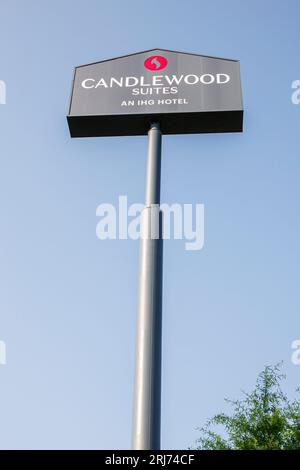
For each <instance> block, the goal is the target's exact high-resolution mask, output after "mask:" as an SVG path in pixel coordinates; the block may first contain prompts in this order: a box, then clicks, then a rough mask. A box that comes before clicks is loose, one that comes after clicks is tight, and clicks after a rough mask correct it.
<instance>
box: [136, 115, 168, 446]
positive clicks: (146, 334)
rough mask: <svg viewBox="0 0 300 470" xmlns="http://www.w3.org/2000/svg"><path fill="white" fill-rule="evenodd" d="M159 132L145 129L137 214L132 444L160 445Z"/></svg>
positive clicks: (160, 224)
mask: <svg viewBox="0 0 300 470" xmlns="http://www.w3.org/2000/svg"><path fill="white" fill-rule="evenodd" d="M160 174H161V131H160V128H159V124H157V123H155V124H152V125H151V128H150V130H149V132H148V162H147V177H146V202H145V208H144V209H143V211H142V214H141V232H142V237H141V246H140V278H139V303H138V315H137V338H136V371H135V374H136V375H135V390H134V410H133V434H132V446H133V449H135V450H148V449H149V450H158V449H160V420H161V417H160V415H161V341H162V259H163V257H162V216H161V213H160V210H159V205H160Z"/></svg>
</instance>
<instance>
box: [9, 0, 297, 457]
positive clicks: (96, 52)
mask: <svg viewBox="0 0 300 470" xmlns="http://www.w3.org/2000/svg"><path fill="white" fill-rule="evenodd" d="M299 13H300V5H299V1H298V0H287V1H285V2H282V1H280V0H264V1H261V0H251V1H250V0H247V1H240V0H227V1H223V0H210V1H209V2H207V1H202V0H200V1H199V0H188V1H186V2H174V1H170V0H164V1H161V0H152V1H151V2H146V1H144V0H142V1H141V0H139V1H137V0H129V1H127V2H125V1H122V0H110V1H107V2H104V1H102V0H85V1H79V0H51V1H50V0H45V1H43V2H40V1H38V0H27V1H26V2H24V1H22V0H1V1H0V18H1V26H0V80H3V81H5V83H6V86H7V104H6V105H1V106H0V155H1V171H0V201H1V219H0V233H1V244H0V286H1V287H0V289H1V295H0V340H2V341H5V343H6V347H7V365H5V366H0V423H1V425H0V448H6V449H14V448H24V449H32V448H34V449H38V448H44V449H45V448H57V449H59V448H69V449H76V448H83V449H91V448H94V449H98V448H99V449H101V448H103V449H105V448H106V449H114V448H119V449H123V448H129V447H130V441H131V415H132V390H133V378H134V350H135V318H136V297H137V279H138V254H139V243H138V242H137V241H132V240H127V241H125V240H123V241H100V240H99V239H97V237H96V231H95V230H96V224H97V221H98V219H97V218H96V207H97V206H98V205H99V204H100V203H102V202H109V203H117V201H118V196H119V195H127V196H128V201H129V203H130V204H131V203H134V202H143V200H144V180H145V163H146V148H147V139H146V137H122V138H121V137H120V138H98V139H92V138H91V139H74V140H72V139H71V138H70V136H69V131H68V127H67V122H66V118H65V116H66V114H67V110H68V101H69V96H70V88H71V80H72V73H73V67H74V66H76V65H80V64H84V63H89V62H94V61H97V60H102V59H108V58H111V57H115V56H120V55H124V54H128V53H131V52H137V51H140V50H145V49H151V48H157V47H161V48H166V49H174V50H182V51H187V52H195V53H199V54H207V55H215V56H220V57H228V58H232V59H240V61H241V72H242V88H243V98H244V106H245V123H244V124H245V131H244V133H242V134H215V135H193V136H184V135H177V136H166V137H164V139H163V163H162V201H163V202H168V203H174V202H179V203H183V202H184V203H194V204H195V203H203V204H205V245H204V248H203V250H201V251H198V252H195V251H186V250H185V249H184V241H178V240H176V241H168V242H166V243H165V248H164V299H163V309H164V310H163V400H162V406H163V408H162V446H163V448H165V449H176V448H187V447H188V446H189V445H191V444H192V443H193V441H194V440H195V439H196V437H197V431H196V430H195V428H196V427H197V426H200V425H202V424H203V423H204V422H205V420H206V419H207V418H209V417H210V416H211V415H212V414H214V413H216V412H219V411H223V410H226V409H227V406H226V405H225V404H224V401H223V400H224V397H232V398H238V397H240V396H241V390H242V389H245V390H247V389H249V388H251V387H252V386H253V385H254V382H255V379H256V376H257V374H258V373H259V371H261V370H262V368H263V367H264V365H265V364H274V363H277V362H278V361H280V360H283V361H284V371H285V372H286V373H287V376H288V380H287V381H286V390H287V392H288V393H289V394H290V396H293V393H294V392H293V391H294V389H295V388H296V387H297V386H298V385H299V381H300V366H296V365H293V364H292V363H291V359H290V357H291V342H292V341H293V340H294V339H299V338H300V321H299V313H300V298H299V274H300V268H299V255H300V246H299V230H300V221H299V198H300V185H299V180H300V156H299V123H300V105H299V106H296V105H293V104H292V103H291V94H292V90H291V83H292V81H293V80H296V79H300V68H299V51H298V49H299Z"/></svg>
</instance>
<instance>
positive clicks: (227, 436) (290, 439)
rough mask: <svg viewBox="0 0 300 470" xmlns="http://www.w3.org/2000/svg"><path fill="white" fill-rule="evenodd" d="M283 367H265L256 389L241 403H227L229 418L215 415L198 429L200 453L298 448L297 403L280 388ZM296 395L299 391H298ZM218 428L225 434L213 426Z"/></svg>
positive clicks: (299, 408)
mask: <svg viewBox="0 0 300 470" xmlns="http://www.w3.org/2000/svg"><path fill="white" fill-rule="evenodd" d="M281 365H282V364H278V365H276V366H267V367H265V369H264V370H263V371H262V372H261V373H260V374H259V376H258V379H257V381H256V386H255V389H254V390H253V391H252V392H251V393H245V392H243V393H244V398H243V399H242V400H235V401H232V400H226V401H227V402H229V403H230V404H231V405H232V407H233V413H232V415H227V414H224V413H221V414H217V415H215V416H214V417H213V418H212V419H210V420H209V421H208V422H207V423H206V425H205V426H204V427H202V428H200V432H201V435H200V438H199V439H198V440H197V441H196V448H197V449H200V450H204V449H215V450H230V449H233V450H250V449H257V450H275V449H281V450H290V449H300V400H299V399H298V400H294V401H289V400H288V398H287V396H286V395H285V394H284V393H283V391H282V389H281V381H282V380H283V379H285V376H284V375H283V374H281V373H280V369H281ZM297 391H298V392H299V389H298V390H297ZM218 426H221V427H222V428H223V431H224V434H223V433H222V435H221V434H219V433H218V432H217V431H216V427H218Z"/></svg>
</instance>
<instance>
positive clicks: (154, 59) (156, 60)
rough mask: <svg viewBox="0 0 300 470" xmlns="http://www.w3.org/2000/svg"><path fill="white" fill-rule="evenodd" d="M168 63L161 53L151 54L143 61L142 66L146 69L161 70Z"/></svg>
mask: <svg viewBox="0 0 300 470" xmlns="http://www.w3.org/2000/svg"><path fill="white" fill-rule="evenodd" d="M167 65H168V60H167V59H166V58H165V57H163V56H162V55H152V56H151V57H148V58H147V59H146V60H145V62H144V66H145V67H146V69H148V70H154V71H155V70H162V69H164V68H165V67H166V66H167Z"/></svg>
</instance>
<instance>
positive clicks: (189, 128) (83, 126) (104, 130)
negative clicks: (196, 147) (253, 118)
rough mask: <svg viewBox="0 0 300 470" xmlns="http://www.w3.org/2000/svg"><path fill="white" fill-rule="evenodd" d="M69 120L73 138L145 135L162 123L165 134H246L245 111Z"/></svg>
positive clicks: (111, 116) (74, 117) (107, 116)
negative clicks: (152, 123)
mask: <svg viewBox="0 0 300 470" xmlns="http://www.w3.org/2000/svg"><path fill="white" fill-rule="evenodd" d="M67 119H68V124H69V129H70V134H71V137H110V136H125V135H146V134H147V132H148V130H149V128H150V124H151V122H159V123H160V127H161V131H162V133H163V134H199V133H212V132H214V133H217V132H242V131H243V111H242V110H237V111H212V112H205V113H204V112H202V113H201V112H200V113H180V114H179V113H165V114H128V115H127V114H123V115H106V116H68V117H67Z"/></svg>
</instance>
